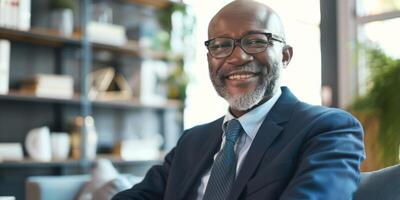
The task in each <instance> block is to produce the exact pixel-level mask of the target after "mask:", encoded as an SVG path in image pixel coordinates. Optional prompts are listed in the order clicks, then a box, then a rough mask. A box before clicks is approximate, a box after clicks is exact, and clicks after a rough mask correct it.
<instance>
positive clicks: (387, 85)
mask: <svg viewBox="0 0 400 200" xmlns="http://www.w3.org/2000/svg"><path fill="white" fill-rule="evenodd" d="M364 50H365V52H366V58H367V62H366V63H368V66H369V69H370V72H371V73H370V79H369V80H370V81H371V82H370V83H371V85H370V87H369V90H368V91H367V93H366V94H365V95H364V96H361V97H358V98H357V99H356V100H355V101H354V103H353V104H352V105H351V107H350V108H349V109H350V110H351V111H355V112H357V113H358V115H359V116H360V115H361V116H362V117H363V118H365V120H361V123H363V126H364V128H365V130H366V131H368V130H369V129H371V128H370V126H371V124H376V123H371V122H370V121H371V120H370V119H375V121H377V122H378V125H375V127H376V126H377V127H376V128H375V130H376V131H378V133H376V134H375V133H367V134H366V139H368V138H367V137H370V136H374V135H377V136H376V138H377V140H378V147H377V151H375V152H373V153H374V154H373V155H367V160H368V159H369V158H371V157H372V156H373V157H376V158H374V159H375V160H377V161H378V162H380V163H381V164H382V165H383V166H382V167H386V166H390V165H394V164H397V163H398V162H399V144H400V123H399V121H400V115H399V110H400V103H399V102H400V93H399V92H398V91H399V85H400V59H394V58H390V57H388V56H387V55H385V53H384V52H383V51H382V50H380V49H377V48H369V47H367V48H365V49H364ZM372 122H373V120H372ZM371 130H372V129H371ZM371 142H376V141H371ZM366 145H367V146H368V144H366ZM367 153H368V149H367ZM367 160H366V161H367Z"/></svg>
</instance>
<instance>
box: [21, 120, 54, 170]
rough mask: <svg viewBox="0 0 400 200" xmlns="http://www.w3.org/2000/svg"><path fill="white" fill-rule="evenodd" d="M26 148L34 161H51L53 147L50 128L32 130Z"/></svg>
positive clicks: (26, 141)
mask: <svg viewBox="0 0 400 200" xmlns="http://www.w3.org/2000/svg"><path fill="white" fill-rule="evenodd" d="M25 147H26V151H27V152H28V154H29V156H30V157H31V158H32V159H33V160H37V161H44V162H46V161H50V160H51V146H50V130H49V128H48V127H47V126H44V127H40V128H35V129H32V130H30V131H29V133H28V135H27V136H26V139H25Z"/></svg>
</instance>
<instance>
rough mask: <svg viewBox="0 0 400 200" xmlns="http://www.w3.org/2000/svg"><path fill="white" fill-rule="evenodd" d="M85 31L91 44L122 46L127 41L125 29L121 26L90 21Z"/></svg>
mask: <svg viewBox="0 0 400 200" xmlns="http://www.w3.org/2000/svg"><path fill="white" fill-rule="evenodd" d="M87 31H88V35H89V40H90V41H91V42H97V43H101V44H108V45H113V46H123V45H125V44H126V43H127V41H128V39H127V37H126V30H125V27H123V26H121V25H116V24H107V23H99V22H93V21H92V22H90V23H89V25H88V28H87Z"/></svg>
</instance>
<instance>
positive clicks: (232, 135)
mask: <svg viewBox="0 0 400 200" xmlns="http://www.w3.org/2000/svg"><path fill="white" fill-rule="evenodd" d="M241 128H242V126H241V125H240V122H239V121H238V120H237V119H232V120H230V121H228V125H227V127H226V133H225V137H226V141H229V142H232V143H233V144H235V143H236V140H237V139H238V138H239V134H240V129H241Z"/></svg>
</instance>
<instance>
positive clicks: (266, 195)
mask: <svg viewBox="0 0 400 200" xmlns="http://www.w3.org/2000/svg"><path fill="white" fill-rule="evenodd" d="M208 36H209V40H207V41H206V42H205V44H206V46H207V48H208V54H207V56H208V63H209V71H210V78H211V81H212V83H213V85H214V87H215V89H216V91H217V92H218V94H219V95H220V96H221V97H223V98H224V99H226V100H227V101H228V102H229V110H228V112H227V114H226V115H225V117H223V118H220V119H218V120H216V121H213V122H211V123H208V124H204V125H200V126H197V127H194V128H191V129H189V130H186V131H185V132H184V134H183V135H182V137H181V138H180V140H179V142H178V144H177V146H176V147H175V148H174V149H173V150H172V151H171V152H169V154H168V155H167V156H166V158H165V161H164V163H163V165H162V166H154V167H153V168H151V169H150V170H149V172H148V173H147V175H146V177H145V178H144V180H143V181H142V182H141V183H139V184H137V185H135V186H134V187H132V188H131V189H129V190H126V191H124V192H121V193H119V194H118V195H116V196H115V197H114V199H115V200H117V199H167V200H172V199H174V200H175V199H198V200H201V199H207V200H208V199H229V200H235V199H255V200H258V199H268V200H274V199H285V200H286V199H296V200H297V199H307V200H308V199H323V200H329V199H332V200H333V199H334V200H341V199H343V200H344V199H351V197H352V193H353V192H354V191H355V190H356V188H357V184H358V180H359V165H360V162H361V161H362V160H363V159H364V147H363V132H362V128H361V126H360V124H359V122H358V121H357V120H356V119H355V118H353V117H352V116H351V115H350V114H348V113H346V112H344V111H341V110H338V109H329V108H324V107H321V106H311V105H308V104H306V103H303V102H301V101H299V100H297V99H296V97H295V96H294V95H293V94H292V93H291V92H290V91H289V89H288V88H286V87H282V88H280V87H279V75H280V73H281V70H282V68H284V67H286V66H287V65H288V64H289V62H290V59H291V57H292V54H293V53H292V47H290V46H289V45H287V44H286V43H285V35H284V30H283V26H282V23H281V21H280V19H279V17H278V15H277V14H276V13H275V12H274V11H273V10H272V9H271V8H269V7H267V6H264V5H262V4H260V3H256V2H254V1H234V2H232V3H230V4H228V5H227V6H225V7H224V8H222V9H221V10H220V11H219V12H218V13H217V14H216V16H214V18H213V19H212V20H211V22H210V24H209V29H208Z"/></svg>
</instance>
